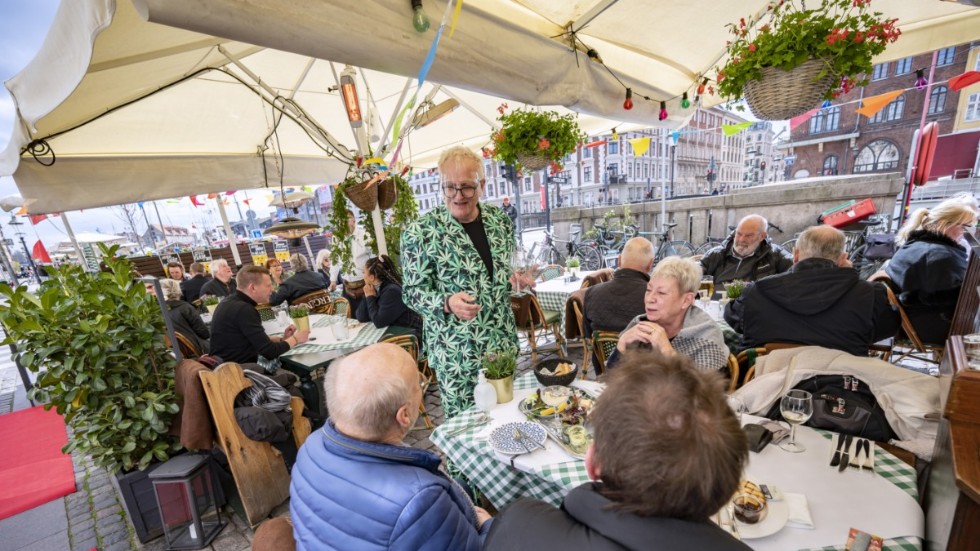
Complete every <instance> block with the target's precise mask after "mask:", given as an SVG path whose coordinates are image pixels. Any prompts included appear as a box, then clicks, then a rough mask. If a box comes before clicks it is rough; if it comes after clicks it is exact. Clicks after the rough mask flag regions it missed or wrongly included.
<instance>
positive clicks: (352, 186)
mask: <svg viewBox="0 0 980 551" xmlns="http://www.w3.org/2000/svg"><path fill="white" fill-rule="evenodd" d="M341 188H342V189H343V190H344V195H346V196H347V198H348V199H350V200H351V202H352V203H354V204H355V205H357V208H359V209H361V210H363V211H366V212H370V211H372V210H374V207H376V206H378V186H376V185H367V182H362V181H360V180H351V179H348V180H344V185H342V186H341Z"/></svg>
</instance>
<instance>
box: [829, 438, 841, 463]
mask: <svg viewBox="0 0 980 551" xmlns="http://www.w3.org/2000/svg"><path fill="white" fill-rule="evenodd" d="M843 445H844V435H843V434H838V435H837V449H836V450H834V457H832V458H831V459H830V466H831V467H836V466H837V465H840V449H841V446H843Z"/></svg>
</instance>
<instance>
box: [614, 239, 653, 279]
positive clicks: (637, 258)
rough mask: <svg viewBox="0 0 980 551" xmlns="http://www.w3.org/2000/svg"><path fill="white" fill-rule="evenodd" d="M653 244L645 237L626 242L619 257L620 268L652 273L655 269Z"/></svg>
mask: <svg viewBox="0 0 980 551" xmlns="http://www.w3.org/2000/svg"><path fill="white" fill-rule="evenodd" d="M653 257H654V252H653V243H651V242H650V240H649V239H647V238H645V237H634V238H632V239H630V240H629V241H627V242H626V246H624V247H623V252H622V253H621V254H620V255H619V267H620V268H629V269H631V270H636V271H638V272H643V273H646V274H648V273H650V269H651V268H653Z"/></svg>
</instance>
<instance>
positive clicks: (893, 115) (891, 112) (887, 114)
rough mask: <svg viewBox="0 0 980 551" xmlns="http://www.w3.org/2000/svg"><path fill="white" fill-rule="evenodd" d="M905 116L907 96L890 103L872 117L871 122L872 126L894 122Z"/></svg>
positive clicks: (899, 97)
mask: <svg viewBox="0 0 980 551" xmlns="http://www.w3.org/2000/svg"><path fill="white" fill-rule="evenodd" d="M903 114H905V95H904V94H903V95H901V96H898V97H897V98H895V101H893V102H891V103H889V104H888V105H887V106H885V108H884V109H882V110H881V111H878V112H877V113H875V116H873V117H871V120H870V121H869V122H870V123H871V124H875V123H879V122H884V121H894V120H898V119H900V118H902V115H903Z"/></svg>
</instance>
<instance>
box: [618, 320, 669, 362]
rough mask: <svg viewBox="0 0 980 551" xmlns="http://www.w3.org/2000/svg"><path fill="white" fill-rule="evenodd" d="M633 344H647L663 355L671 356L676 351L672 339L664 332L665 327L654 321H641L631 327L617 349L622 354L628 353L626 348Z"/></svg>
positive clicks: (622, 337) (620, 339)
mask: <svg viewBox="0 0 980 551" xmlns="http://www.w3.org/2000/svg"><path fill="white" fill-rule="evenodd" d="M633 343H640V344H646V345H648V346H650V347H652V348H655V349H657V350H660V352H661V353H663V354H670V353H671V352H673V351H674V347H673V346H671V344H670V339H669V338H667V332H666V331H664V328H663V327H661V326H660V325H658V324H656V323H654V322H652V321H641V322H639V323H637V324H636V325H634V326H633V327H631V328H630V329H629V330H628V331H626V332H625V333H623V335H622V336H621V337H619V341H618V342H617V343H616V348H617V349H618V350H619V351H620V353H622V352H626V348H627V347H628V346H629V345H630V344H633Z"/></svg>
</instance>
